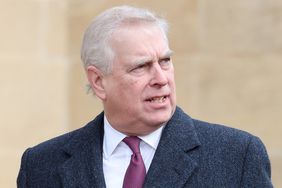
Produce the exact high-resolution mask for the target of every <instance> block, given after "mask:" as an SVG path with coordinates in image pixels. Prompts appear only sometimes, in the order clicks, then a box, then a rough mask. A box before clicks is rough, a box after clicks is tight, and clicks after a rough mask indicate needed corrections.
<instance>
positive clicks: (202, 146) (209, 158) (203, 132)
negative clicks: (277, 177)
mask: <svg viewBox="0 0 282 188" xmlns="http://www.w3.org/2000/svg"><path fill="white" fill-rule="evenodd" d="M171 55H172V51H171V50H170V48H169V45H168V39H167V23H166V21H165V20H163V19H162V18H159V17H156V16H155V15H154V14H153V13H151V12H149V11H147V10H143V9H138V8H134V7H129V6H121V7H115V8H112V9H109V10H107V11H105V12H103V13H102V14H100V15H99V16H98V17H97V18H96V19H95V20H94V21H93V22H92V23H91V24H90V26H89V27H88V29H87V30H86V32H85V35H84V40H83V44H82V60H83V62H84V66H85V70H86V74H87V78H88V81H89V83H90V86H91V88H92V91H93V92H94V93H95V95H96V96H97V97H98V98H99V99H100V100H101V101H102V103H103V107H104V112H103V113H101V114H100V115H98V116H97V117H96V118H95V119H94V120H93V121H91V122H90V123H89V124H88V125H86V126H85V127H82V128H80V129H78V130H76V131H73V132H71V133H68V134H65V135H63V136H60V137H57V138H55V139H52V140H49V141H47V142H44V143H42V144H39V145H38V146H35V147H33V148H30V149H28V150H27V151H25V153H24V155H23V157H22V163H21V169H20V173H19V176H18V181H17V183H18V187H68V188H71V187H125V188H126V187H130V188H139V187H168V188H172V187H174V188H178V187H205V188H206V187H216V188H219V187H228V188H230V187H257V188H259V187H264V188H266V187H272V184H271V179H270V162H269V159H268V156H267V153H266V150H265V148H264V146H263V144H262V142H261V141H260V140H259V138H257V137H255V136H252V135H250V134H248V133H246V132H243V131H239V130H235V129H232V128H227V127H225V126H221V125H214V124H210V123H206V122H202V121H199V120H195V119H192V118H191V117H189V116H188V115H187V114H185V113H184V112H183V111H182V110H181V109H180V108H179V107H176V94H175V83H174V69H173V64H172V61H171ZM131 156H132V157H131Z"/></svg>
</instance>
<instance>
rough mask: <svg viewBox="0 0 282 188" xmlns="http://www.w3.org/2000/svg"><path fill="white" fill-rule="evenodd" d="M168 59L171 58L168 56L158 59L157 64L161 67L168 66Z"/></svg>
mask: <svg viewBox="0 0 282 188" xmlns="http://www.w3.org/2000/svg"><path fill="white" fill-rule="evenodd" d="M170 60H171V59H170V57H166V58H163V59H160V61H159V64H160V66H161V67H168V66H170V63H171V61H170Z"/></svg>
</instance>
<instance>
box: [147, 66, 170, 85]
mask: <svg viewBox="0 0 282 188" xmlns="http://www.w3.org/2000/svg"><path fill="white" fill-rule="evenodd" d="M151 74H152V77H151V81H150V85H151V86H157V87H161V86H164V85H166V84H167V82H168V78H167V75H166V72H165V70H163V69H162V68H161V66H160V65H159V64H158V63H154V65H153V66H152V70H151Z"/></svg>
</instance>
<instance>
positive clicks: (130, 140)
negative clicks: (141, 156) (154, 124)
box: [123, 136, 141, 153]
mask: <svg viewBox="0 0 282 188" xmlns="http://www.w3.org/2000/svg"><path fill="white" fill-rule="evenodd" d="M123 141H124V142H125V143H126V144H127V145H128V147H130V149H131V150H132V152H133V153H140V149H139V145H140V141H141V140H140V138H138V137H137V136H130V137H125V138H124V139H123Z"/></svg>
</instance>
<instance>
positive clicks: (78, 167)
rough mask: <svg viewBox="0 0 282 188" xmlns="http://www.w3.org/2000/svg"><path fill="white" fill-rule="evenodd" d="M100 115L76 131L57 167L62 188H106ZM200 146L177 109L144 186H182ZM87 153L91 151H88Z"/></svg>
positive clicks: (193, 132)
mask: <svg viewBox="0 0 282 188" xmlns="http://www.w3.org/2000/svg"><path fill="white" fill-rule="evenodd" d="M103 116H104V114H103V113H101V114H100V115H98V116H97V117H96V118H95V119H94V120H93V121H92V122H90V123H89V124H88V125H86V126H85V127H83V128H81V129H79V130H78V131H76V134H73V136H72V137H71V138H70V141H69V142H68V143H67V144H66V145H65V146H64V148H63V150H64V153H65V155H66V156H67V157H68V159H67V160H66V161H65V162H64V163H63V164H62V165H61V166H60V167H59V173H60V176H61V179H62V184H63V187H68V188H72V187H106V185H105V180H104V174H103V157H102V153H103V152H102V148H103V135H104V132H103V131H104V130H103ZM198 146H200V141H199V139H198V136H197V133H196V130H195V127H194V124H193V120H192V119H191V118H190V117H189V116H188V115H186V114H185V113H184V112H183V111H182V110H181V109H180V108H178V107H177V108H176V111H175V113H174V115H173V116H172V118H171V120H170V121H169V122H168V123H167V125H166V127H165V128H164V130H163V133H162V136H161V139H160V142H159V145H158V148H157V150H156V153H155V156H154V158H153V161H152V163H151V166H150V169H149V171H148V173H147V176H146V179H145V183H144V187H182V186H183V185H184V184H185V183H186V182H187V181H188V179H189V177H190V176H191V175H192V173H193V172H194V170H195V169H196V168H197V163H196V161H194V160H193V159H192V158H191V157H190V156H189V155H190V153H192V151H194V150H196V149H197V148H198ZM89 151H90V152H89Z"/></svg>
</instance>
